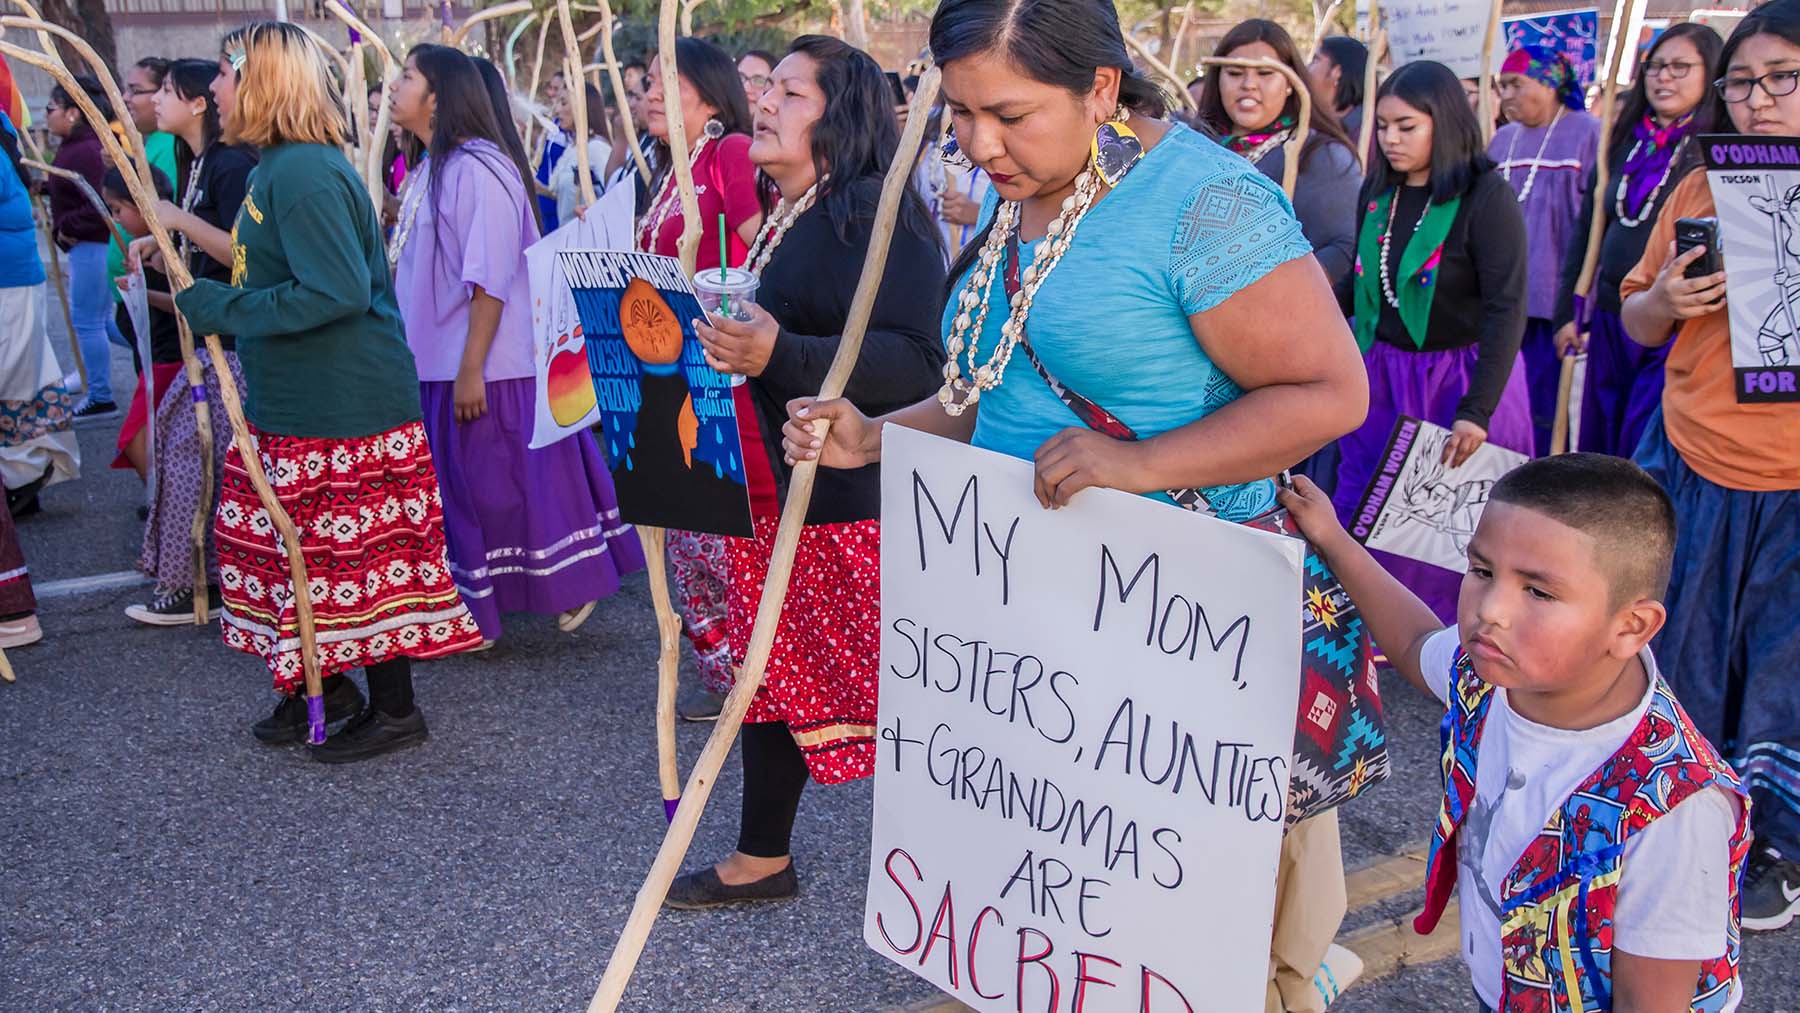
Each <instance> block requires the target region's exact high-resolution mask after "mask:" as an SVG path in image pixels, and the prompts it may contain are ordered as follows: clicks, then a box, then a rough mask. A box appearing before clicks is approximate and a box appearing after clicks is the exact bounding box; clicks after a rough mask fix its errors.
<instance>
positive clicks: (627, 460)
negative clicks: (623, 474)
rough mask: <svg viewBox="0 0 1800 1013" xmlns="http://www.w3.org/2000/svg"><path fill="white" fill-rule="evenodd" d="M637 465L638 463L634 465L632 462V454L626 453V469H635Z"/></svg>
mask: <svg viewBox="0 0 1800 1013" xmlns="http://www.w3.org/2000/svg"><path fill="white" fill-rule="evenodd" d="M635 467H636V465H634V464H632V463H631V455H630V454H626V455H625V470H626V471H631V470H632V469H634V468H635Z"/></svg>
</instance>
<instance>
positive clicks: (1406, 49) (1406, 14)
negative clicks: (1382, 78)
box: [1381, 0, 1500, 77]
mask: <svg viewBox="0 0 1800 1013" xmlns="http://www.w3.org/2000/svg"><path fill="white" fill-rule="evenodd" d="M1493 2H1495V3H1498V2H1499V0H1493ZM1492 11H1493V7H1492V6H1491V5H1490V4H1489V3H1488V2H1487V0H1400V2H1398V3H1393V4H1388V3H1383V4H1382V5H1381V17H1382V22H1383V26H1384V27H1385V28H1387V32H1388V46H1389V47H1390V49H1391V50H1392V51H1393V54H1394V66H1396V67H1398V66H1399V65H1401V64H1403V63H1411V62H1413V61H1414V60H1436V61H1437V62H1439V63H1441V64H1444V65H1445V66H1447V67H1449V68H1450V69H1451V70H1453V71H1455V72H1456V76H1457V77H1479V76H1481V41H1482V40H1483V39H1484V38H1486V37H1487V25H1488V18H1489V16H1490V14H1491V12H1492ZM1496 48H1498V47H1496ZM1499 69H1500V63H1499V61H1498V60H1495V62H1494V70H1496V71H1498V70H1499Z"/></svg>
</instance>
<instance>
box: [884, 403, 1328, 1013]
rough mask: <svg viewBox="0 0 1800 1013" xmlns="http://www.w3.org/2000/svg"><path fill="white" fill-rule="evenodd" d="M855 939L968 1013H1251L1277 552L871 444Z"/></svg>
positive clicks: (1281, 704) (1264, 851) (1279, 764)
mask: <svg viewBox="0 0 1800 1013" xmlns="http://www.w3.org/2000/svg"><path fill="white" fill-rule="evenodd" d="M882 455H883V456H882V512H881V516H882V532H881V541H882V544H881V622H882V644H881V709H880V720H879V732H878V754H877V764H876V775H875V823H874V841H873V847H872V851H871V854H870V857H869V889H868V902H867V909H866V911H865V915H864V928H863V933H864V938H865V939H866V940H867V941H868V944H869V945H870V946H872V947H873V948H874V949H875V950H876V951H878V952H880V953H881V954H883V955H884V956H886V957H888V958H890V959H892V960H894V961H896V962H898V963H900V964H902V965H904V966H905V967H906V968H908V969H909V970H911V971H913V972H914V973H915V974H918V975H920V976H922V977H924V978H926V979H927V980H929V981H931V982H932V983H933V984H935V985H936V986H937V987H938V988H940V989H942V990H943V991H945V992H948V993H950V994H951V995H954V996H955V997H956V998H957V999H959V1000H961V1001H962V1002H964V1003H967V1004H968V1005H970V1006H973V1007H975V1008H976V1009H978V1010H991V1011H1001V1010H1006V1011H1016V1010H1033V1011H1037V1010H1042V1011H1058V1010H1061V1011H1077V1010H1085V1011H1091V1013H1103V1011H1115V1010H1116V1011H1121V1013H1199V1011H1213V1010H1257V1009H1261V1008H1262V1005H1263V999H1264V989H1265V981H1266V975H1267V967H1268V957H1269V937H1270V925H1271V918H1272V912H1273V910H1274V901H1275V870H1276V861H1277V857H1278V852H1279V850H1280V846H1281V834H1282V820H1283V808H1284V806H1285V804H1286V800H1287V786H1288V770H1289V763H1290V757H1291V753H1292V749H1293V742H1294V720H1295V707H1296V701H1297V700H1298V698H1299V668H1300V622H1299V616H1298V610H1297V609H1296V607H1295V602H1296V601H1297V600H1298V599H1299V590H1300V566H1301V550H1302V545H1301V543H1300V542H1299V541H1298V540H1296V539H1292V538H1286V537H1282V536H1280V535H1273V534H1267V533H1263V532H1259V531H1252V530H1250V529H1248V528H1245V527H1242V526H1239V525H1235V524H1230V523H1227V522H1224V521H1219V520H1215V519H1213V518H1209V517H1203V516H1200V515H1197V514H1194V513H1191V512H1189V511H1186V510H1182V509H1179V508H1177V507H1174V506H1170V505H1167V504H1160V503H1156V502H1153V501H1151V500H1148V499H1144V498H1142V497H1139V496H1133V495H1128V494H1125V493H1120V492H1113V491H1109V490H1088V491H1085V492H1083V493H1081V494H1080V495H1079V496H1078V497H1076V499H1075V502H1074V503H1073V504H1072V505H1070V506H1068V507H1065V508H1063V509H1061V510H1057V511H1048V510H1045V509H1043V508H1042V507H1040V506H1039V505H1038V503H1037V501H1036V499H1034V498H1033V496H1032V492H1031V489H1032V467H1031V464H1030V462H1028V461H1021V460H1016V459H1013V458H1009V457H1003V456H1000V455H997V454H993V453H989V452H986V451H980V450H975V449H972V448H969V447H967V446H964V445H962V444H958V443H952V442H949V441H945V440H941V439H938V438H936V437H932V436H927V435H924V434H921V433H916V432H912V431H909V430H905V429H901V428H900V427H897V426H890V427H888V429H887V433H886V437H885V439H884V440H883V449H882Z"/></svg>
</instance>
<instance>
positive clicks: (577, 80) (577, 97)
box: [556, 0, 594, 204]
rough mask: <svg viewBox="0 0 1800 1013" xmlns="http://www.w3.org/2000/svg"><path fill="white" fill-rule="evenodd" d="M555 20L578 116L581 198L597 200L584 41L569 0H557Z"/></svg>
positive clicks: (585, 201) (573, 110)
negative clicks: (584, 74) (583, 70)
mask: <svg viewBox="0 0 1800 1013" xmlns="http://www.w3.org/2000/svg"><path fill="white" fill-rule="evenodd" d="M556 22H557V24H558V25H560V26H561V27H562V37H563V87H564V88H572V89H574V91H573V92H572V93H571V94H570V95H569V98H568V102H569V112H570V113H571V114H573V118H574V120H575V138H574V140H573V142H572V143H573V144H574V145H575V167H576V171H577V172H579V173H580V174H581V202H582V203H583V204H592V203H594V182H593V166H592V165H590V164H589V162H588V145H587V142H588V131H589V129H590V128H591V126H592V125H591V124H589V123H588V119H587V95H586V94H585V92H584V91H583V88H582V77H581V44H580V43H578V42H576V41H575V19H574V18H572V17H570V15H569V0H556Z"/></svg>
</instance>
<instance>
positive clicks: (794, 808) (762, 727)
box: [738, 721, 812, 858]
mask: <svg viewBox="0 0 1800 1013" xmlns="http://www.w3.org/2000/svg"><path fill="white" fill-rule="evenodd" d="M743 750H744V809H743V816H742V818H741V822H740V824H739V829H738V850H739V851H741V852H743V853H744V854H746V855H749V856H751V857H752V858H786V857H787V855H788V845H789V841H790V839H791V838H792V837H793V835H794V815H795V814H796V813H798V812H799V811H800V793H801V792H802V791H805V790H806V782H807V779H808V778H809V777H811V776H812V775H811V774H810V773H809V772H808V771H807V769H806V758H805V757H803V756H801V755H800V747H799V746H798V745H797V744H795V742H794V735H793V733H792V732H790V731H788V726H787V725H786V724H785V723H783V722H780V721H769V722H762V723H757V724H749V725H745V726H744V731H743Z"/></svg>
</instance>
